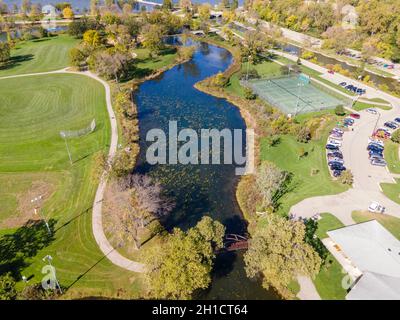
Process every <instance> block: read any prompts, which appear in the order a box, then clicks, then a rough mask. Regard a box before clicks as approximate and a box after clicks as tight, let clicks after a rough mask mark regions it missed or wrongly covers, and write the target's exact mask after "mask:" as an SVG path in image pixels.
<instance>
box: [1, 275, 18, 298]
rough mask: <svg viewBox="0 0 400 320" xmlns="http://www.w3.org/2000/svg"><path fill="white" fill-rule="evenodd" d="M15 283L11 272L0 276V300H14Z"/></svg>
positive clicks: (15, 295) (15, 293)
mask: <svg viewBox="0 0 400 320" xmlns="http://www.w3.org/2000/svg"><path fill="white" fill-rule="evenodd" d="M15 284H16V283H15V280H14V278H13V277H12V276H11V273H9V272H8V273H5V274H3V275H1V276H0V300H15V299H16V298H17V290H16V289H15Z"/></svg>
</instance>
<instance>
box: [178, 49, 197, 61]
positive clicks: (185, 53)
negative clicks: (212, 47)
mask: <svg viewBox="0 0 400 320" xmlns="http://www.w3.org/2000/svg"><path fill="white" fill-rule="evenodd" d="M194 51H195V47H193V46H189V47H179V48H178V57H179V59H180V60H181V61H186V60H189V59H191V58H192V56H193V54H194Z"/></svg>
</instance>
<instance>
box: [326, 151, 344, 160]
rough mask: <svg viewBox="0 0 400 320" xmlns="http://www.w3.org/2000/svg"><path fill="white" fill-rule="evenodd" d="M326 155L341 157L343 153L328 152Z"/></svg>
mask: <svg viewBox="0 0 400 320" xmlns="http://www.w3.org/2000/svg"><path fill="white" fill-rule="evenodd" d="M328 157H333V158H339V159H343V154H342V153H341V152H340V151H334V152H329V153H328Z"/></svg>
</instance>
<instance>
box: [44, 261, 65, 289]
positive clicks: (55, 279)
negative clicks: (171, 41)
mask: <svg viewBox="0 0 400 320" xmlns="http://www.w3.org/2000/svg"><path fill="white" fill-rule="evenodd" d="M52 260H53V257H52V256H51V255H49V254H48V255H47V256H45V257H44V258H43V261H44V262H46V261H47V263H48V264H49V265H50V266H51V268H52V270H53V275H54V281H55V282H56V286H57V287H58V290H60V293H61V294H62V293H63V292H62V289H61V286H60V283H59V282H58V280H57V276H56V269H55V268H54V267H53V265H52V264H51V261H52Z"/></svg>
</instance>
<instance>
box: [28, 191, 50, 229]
mask: <svg viewBox="0 0 400 320" xmlns="http://www.w3.org/2000/svg"><path fill="white" fill-rule="evenodd" d="M42 200H43V196H38V197H36V198H33V199H32V200H31V203H33V204H35V203H37V205H36V206H35V208H34V209H33V210H34V213H35V215H37V214H38V215H39V217H40V219H42V220H43V221H44V224H45V225H46V228H47V231H48V232H49V234H51V230H50V226H49V223H48V222H47V220H46V219H45V218H44V216H43V215H42V213H41V211H40V207H41V205H40V204H41V201H42Z"/></svg>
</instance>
